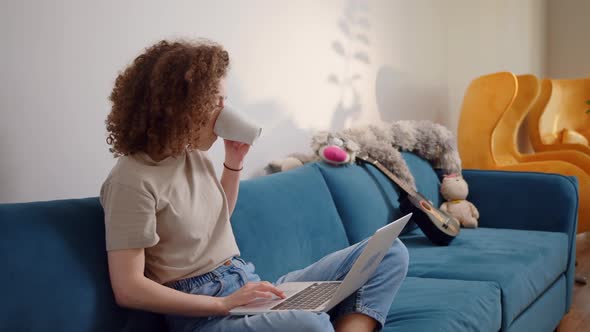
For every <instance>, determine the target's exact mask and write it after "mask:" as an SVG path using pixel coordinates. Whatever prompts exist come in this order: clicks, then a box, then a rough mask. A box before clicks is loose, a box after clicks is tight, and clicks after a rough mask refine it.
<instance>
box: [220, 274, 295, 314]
mask: <svg viewBox="0 0 590 332" xmlns="http://www.w3.org/2000/svg"><path fill="white" fill-rule="evenodd" d="M273 294H274V295H276V296H278V297H280V298H282V299H284V298H285V297H286V296H285V293H284V292H283V291H282V290H280V289H278V288H277V287H275V286H274V285H273V284H271V283H270V282H268V281H261V282H249V283H247V284H245V285H244V286H243V287H242V288H240V289H238V290H237V291H236V292H235V293H233V294H231V295H229V296H225V297H221V298H220V300H221V303H222V306H223V308H224V311H225V314H226V315H227V314H229V311H230V310H231V309H233V308H235V307H239V306H241V305H245V304H248V303H250V302H252V301H254V300H256V299H259V298H266V299H272V298H273Z"/></svg>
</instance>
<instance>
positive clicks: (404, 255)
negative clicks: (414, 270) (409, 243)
mask: <svg viewBox="0 0 590 332" xmlns="http://www.w3.org/2000/svg"><path fill="white" fill-rule="evenodd" d="M383 260H384V261H391V263H390V264H395V266H401V267H403V270H404V273H406V272H407V270H408V265H409V264H410V254H409V253H408V248H406V245H405V244H403V242H402V241H401V240H400V239H395V241H393V245H392V246H391V247H390V248H389V249H388V251H387V254H386V255H385V258H383Z"/></svg>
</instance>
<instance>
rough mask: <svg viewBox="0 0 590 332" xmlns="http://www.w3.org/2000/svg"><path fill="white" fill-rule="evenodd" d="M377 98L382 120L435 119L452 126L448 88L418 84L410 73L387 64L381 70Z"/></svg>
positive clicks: (376, 84) (377, 83) (376, 89)
mask: <svg viewBox="0 0 590 332" xmlns="http://www.w3.org/2000/svg"><path fill="white" fill-rule="evenodd" d="M375 97H376V99H377V108H378V111H379V114H380V116H381V120H382V121H385V122H392V121H397V120H431V121H434V122H436V123H439V124H442V125H446V126H448V125H449V124H448V121H449V114H448V111H447V109H448V107H447V106H446V103H447V98H448V96H447V94H446V88H445V87H444V86H433V85H429V84H427V83H422V82H417V81H416V79H415V78H413V77H412V75H410V74H409V73H404V72H401V71H397V70H395V69H393V68H392V67H391V66H388V65H383V66H381V67H379V70H378V71H377V78H376V81H375Z"/></svg>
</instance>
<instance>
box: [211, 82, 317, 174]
mask: <svg viewBox="0 0 590 332" xmlns="http://www.w3.org/2000/svg"><path fill="white" fill-rule="evenodd" d="M227 84H228V89H227V91H228V93H229V95H230V102H231V103H232V104H233V105H235V107H236V108H238V109H239V110H240V112H241V113H243V114H244V115H245V116H246V117H248V118H249V119H250V120H251V121H253V122H254V123H257V124H259V125H260V126H261V127H262V128H263V129H262V135H261V136H260V138H259V139H258V140H257V141H256V143H255V144H254V146H252V148H251V149H250V152H249V153H248V155H247V156H246V164H247V167H246V168H245V171H246V172H245V173H244V179H247V178H252V177H257V176H261V175H265V171H264V167H266V165H268V163H269V162H271V161H272V160H275V159H280V158H284V157H286V156H287V155H288V154H290V153H293V152H301V153H311V148H310V142H311V136H312V135H313V130H311V129H305V128H301V127H299V126H298V125H297V123H296V122H295V120H294V118H293V117H292V116H291V115H290V114H289V113H288V112H287V111H286V109H285V106H283V105H281V103H280V102H278V101H277V100H276V99H270V98H268V99H260V100H254V101H249V100H247V98H246V96H245V92H244V91H243V89H242V88H241V80H240V79H239V78H238V77H236V76H235V75H234V74H233V73H232V74H230V79H229V80H228V81H227ZM210 156H211V158H212V159H214V160H216V161H218V162H216V163H215V166H216V167H217V170H218V172H219V173H218V174H219V175H220V174H221V173H220V172H221V171H222V168H221V167H219V165H221V161H223V158H224V156H225V150H224V144H223V140H222V139H219V140H218V142H217V143H216V144H215V145H213V148H212V149H211V152H210Z"/></svg>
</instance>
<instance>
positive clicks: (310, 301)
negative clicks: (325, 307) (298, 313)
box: [270, 282, 340, 310]
mask: <svg viewBox="0 0 590 332" xmlns="http://www.w3.org/2000/svg"><path fill="white" fill-rule="evenodd" d="M338 286H340V283H339V282H333V283H321V284H318V283H315V284H311V285H309V286H308V287H307V288H305V289H303V290H302V291H300V292H299V293H297V294H295V295H293V296H291V297H290V298H288V299H287V300H285V301H283V302H281V303H279V304H277V305H276V306H274V307H272V308H271V309H270V310H292V309H296V310H313V309H315V308H317V307H318V306H320V305H321V304H323V303H324V302H326V301H328V300H330V299H331V298H332V295H334V293H335V292H336V289H337V288H338Z"/></svg>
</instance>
